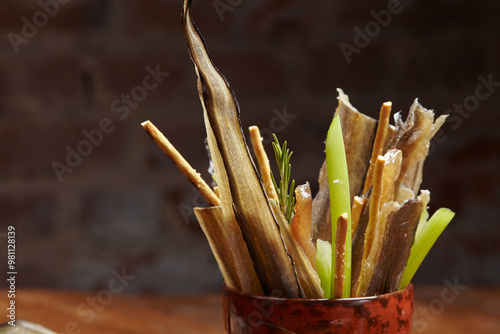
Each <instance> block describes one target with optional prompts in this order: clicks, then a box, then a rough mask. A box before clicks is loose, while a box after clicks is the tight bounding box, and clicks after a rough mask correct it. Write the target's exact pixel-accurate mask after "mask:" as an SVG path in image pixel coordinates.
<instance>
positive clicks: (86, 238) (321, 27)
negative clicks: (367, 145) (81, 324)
mask: <svg viewBox="0 0 500 334" xmlns="http://www.w3.org/2000/svg"><path fill="white" fill-rule="evenodd" d="M62 2H64V1H62ZM55 3H57V4H59V5H58V7H57V13H55V14H54V15H53V16H51V15H49V14H50V13H47V12H46V10H45V9H44V8H49V9H50V8H51V9H50V10H52V11H55V10H56V9H55V7H46V5H47V6H49V5H50V4H51V5H52V6H54V4H55ZM220 3H222V4H226V7H224V8H225V10H222V11H221V9H220V7H217V4H220ZM395 4H396V5H395ZM397 5H399V6H397ZM181 6H182V1H180V0H154V1H146V2H145V1H139V0H133V1H132V0H131V1H110V0H90V1H83V0H72V1H69V2H68V3H67V4H60V3H59V2H58V1H57V0H45V1H44V0H41V1H39V2H38V1H37V2H36V1H27V0H22V1H21V0H19V1H18V0H2V1H1V2H0V36H3V37H2V38H1V39H0V212H2V219H1V220H0V242H3V241H4V239H5V233H6V231H7V226H9V225H13V226H15V227H16V230H17V231H18V249H19V252H18V265H19V266H18V272H19V279H18V284H19V285H20V286H30V287H52V288H73V289H81V290H88V289H99V288H101V287H103V286H104V285H105V284H106V280H107V279H108V278H109V277H110V273H111V272H112V270H118V271H119V270H120V269H121V268H126V270H127V273H131V274H133V275H135V276H136V279H134V281H133V282H131V284H130V285H129V286H128V287H127V289H128V291H130V292H139V291H141V292H162V293H172V292H186V291H190V292H192V291H209V290H217V289H219V288H220V284H221V282H222V280H221V276H220V273H219V271H218V269H217V266H216V264H215V261H214V259H213V256H212V254H211V252H210V250H209V247H208V244H207V242H206V239H205V238H204V236H203V234H202V233H201V230H200V228H199V226H198V224H197V222H196V220H195V217H194V215H193V211H192V209H193V207H195V206H204V205H206V202H205V201H204V200H203V199H202V198H201V197H200V196H199V194H197V193H196V192H195V191H194V190H193V188H192V186H191V185H190V184H189V182H188V181H186V180H185V179H184V177H183V176H182V174H181V173H180V172H179V171H178V170H177V169H176V167H175V166H174V165H173V164H172V163H171V162H170V161H169V160H168V158H166V157H165V156H164V154H163V153H162V152H161V151H160V150H159V149H158V148H157V147H156V145H155V144H154V143H153V142H152V141H151V140H150V138H149V137H148V136H147V135H146V134H145V133H144V131H143V130H142V128H141V127H140V122H142V121H144V120H147V119H150V120H151V121H153V122H154V123H155V124H156V125H157V126H158V127H159V128H160V130H161V131H163V132H164V133H165V134H166V135H167V137H168V138H169V139H170V140H171V142H172V143H173V144H174V145H175V146H176V147H177V148H178V149H179V151H181V153H182V154H183V155H184V156H185V157H186V158H187V159H188V161H189V162H190V163H191V164H192V165H193V167H194V168H196V169H197V170H198V171H199V172H200V173H201V174H202V176H203V177H204V178H205V179H206V180H210V176H209V175H208V172H207V168H208V159H207V155H206V150H205V146H204V139H205V138H204V137H205V136H204V125H203V119H202V109H201V106H200V102H199V98H198V96H197V92H196V76H195V72H194V69H193V65H192V63H191V60H190V59H189V55H188V52H187V49H186V46H185V40H184V36H183V35H182V30H181V27H180V11H181ZM391 6H396V7H391ZM391 10H392V12H391ZM499 11H500V2H495V1H489V2H483V3H481V5H477V4H474V3H472V2H468V1H465V0H461V1H454V2H450V1H444V0H442V1H434V2H425V1H400V2H395V1H371V2H364V3H355V2H336V1H322V2H318V1H316V2H311V1H305V0H271V1H240V2H238V1H226V0H221V1H212V0H204V1H195V2H194V4H193V8H192V15H193V17H194V21H195V22H196V24H197V26H198V27H199V28H200V30H201V31H202V33H203V35H204V37H205V40H206V43H207V45H208V48H209V52H210V54H211V56H212V57H213V60H214V62H215V63H216V65H217V66H218V68H219V69H220V70H221V71H222V72H223V73H224V74H225V76H226V77H227V79H228V80H229V81H230V83H231V86H232V88H233V90H234V91H235V93H236V95H237V97H238V100H239V102H240V107H241V121H242V125H243V127H244V129H245V132H246V129H247V128H248V126H250V125H254V124H255V125H259V127H260V128H261V129H266V130H267V131H268V132H269V131H271V130H272V131H273V132H276V133H277V135H278V137H279V138H280V140H287V141H288V143H289V147H290V148H291V149H292V150H293V151H294V154H293V157H292V166H293V168H292V173H293V177H294V178H295V179H296V181H297V182H298V183H304V182H306V181H309V182H311V186H312V189H313V191H316V190H317V184H316V179H317V172H318V171H319V168H320V166H321V163H322V161H323V158H324V153H323V142H324V139H325V136H326V131H327V128H328V124H329V122H330V120H331V117H332V115H333V111H334V109H335V107H336V103H337V100H336V91H335V89H336V88H337V87H341V88H343V89H344V91H345V92H346V93H347V94H348V95H349V96H350V99H351V102H352V103H353V105H354V106H356V107H357V108H358V109H359V110H360V111H362V112H364V113H366V114H368V115H370V116H373V117H377V114H378V111H379V109H380V105H381V103H383V102H384V101H387V100H391V101H392V102H393V106H394V110H395V111H398V110H402V112H403V115H406V112H407V110H408V108H409V106H410V105H411V103H412V102H413V100H414V99H415V98H417V97H418V98H419V100H420V102H421V103H422V104H423V105H424V106H426V107H428V108H433V109H434V110H435V111H436V113H437V114H438V115H440V114H443V113H451V116H450V119H453V120H454V121H450V122H447V123H446V124H445V125H444V127H443V130H444V137H441V140H439V142H435V143H433V147H432V149H433V153H432V154H431V155H430V157H429V158H428V160H427V162H426V166H425V170H424V183H423V187H424V188H427V189H429V190H430V191H431V198H432V200H431V203H430V211H431V212H433V211H435V210H436V209H437V208H439V207H449V208H451V209H452V210H454V211H455V212H456V213H457V215H456V218H455V219H454V221H453V222H452V224H451V225H450V226H449V227H448V229H447V230H446V231H445V233H444V235H443V236H442V237H441V238H440V239H439V241H438V243H437V244H436V246H435V248H434V249H433V250H432V251H431V253H430V255H429V257H428V258H427V259H426V260H425V261H424V264H423V265H422V267H421V269H420V271H419V272H418V274H417V276H416V277H415V283H426V284H442V282H443V281H444V280H445V279H453V278H454V277H458V281H459V282H460V284H467V285H473V284H490V285H491V284H499V283H500V281H499V279H498V277H499V276H500V272H499V271H498V270H499V269H498V261H499V260H500V246H499V245H500V232H499V231H500V230H499V229H498V217H499V216H500V211H499V205H498V203H500V176H499V175H500V174H499V171H500V155H499V153H498V147H500V136H499V131H498V127H499V125H500V113H499V110H498V109H499V107H498V106H499V105H500V87H499V86H500V85H499V83H498V82H500V67H499V59H500V39H499V37H498V31H500V21H499V20H498V17H497V16H498V13H499ZM44 13H45V14H44ZM387 13H390V15H389V16H388V15H387ZM384 15H385V16H384ZM33 27H35V30H36V31H33ZM370 29H371V30H370ZM26 33H27V34H28V35H26ZM360 34H361V35H364V37H363V36H361V35H360ZM346 44H348V45H349V46H350V47H351V49H350V50H351V52H350V53H349V51H346V50H345V48H344V49H343V48H342V45H344V47H345V45H346ZM353 48H354V49H353ZM352 50H355V51H352ZM346 52H347V53H346ZM157 66H159V70H160V71H161V72H163V73H168V75H165V76H163V77H160V79H161V82H157V83H158V85H155V86H154V88H152V86H151V87H150V88H151V89H149V88H148V89H146V88H145V86H144V82H145V81H144V80H145V77H146V76H147V75H151V73H150V72H148V70H147V68H148V67H149V68H150V69H153V70H154V69H156V68H157ZM485 80H486V81H488V80H489V81H490V82H491V83H490V84H489V87H486V88H485V87H483V88H482V90H481V92H482V93H488V94H487V97H485V98H480V99H479V97H478V96H477V87H478V85H484V82H485ZM147 83H149V85H151V84H153V83H154V81H147ZM458 104H462V105H465V106H466V108H467V109H466V110H465V112H462V113H458V112H457V111H456V110H455V109H454V108H455V107H454V105H458ZM284 109H286V111H287V113H289V114H291V115H293V117H292V118H290V119H288V120H287V121H286V122H283V121H281V123H279V122H278V123H276V111H283V110H284ZM103 124H104V125H103ZM103 127H104V130H105V131H104V130H103ZM96 130H98V131H99V132H100V133H101V135H99V134H97V133H96ZM85 131H87V133H88V132H89V131H90V132H92V133H94V137H92V138H93V140H94V141H95V143H92V142H91V139H89V138H88V136H86V135H85V133H86V132H85ZM106 131H107V132H106ZM269 133H270V132H269ZM86 143H87V144H86ZM89 145H90V146H89ZM68 147H69V149H70V150H74V151H75V152H76V153H78V150H80V153H82V152H83V153H84V154H80V155H81V156H80V158H81V159H80V161H78V163H76V162H75V160H74V159H77V160H78V158H75V157H72V158H70V163H71V161H73V165H74V166H69V165H68V161H67V159H68V158H67V157H68V152H69V151H68ZM266 149H267V150H268V153H269V154H270V156H272V155H271V152H272V149H271V146H270V144H269V142H267V144H266ZM89 150H90V153H89ZM87 153H88V154H87ZM71 159H73V160H71ZM54 162H58V163H60V165H58V166H59V167H58V168H63V169H62V170H63V171H64V172H61V173H62V174H60V176H61V177H60V178H59V177H58V176H57V173H56V171H55V169H54V165H53V164H54ZM62 165H64V166H66V167H61V166H62ZM64 168H68V169H70V171H68V170H67V169H64ZM273 168H274V167H273ZM0 258H1V260H0V264H3V263H4V261H5V256H4V255H1V254H0Z"/></svg>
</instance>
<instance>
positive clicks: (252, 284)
mask: <svg viewBox="0 0 500 334" xmlns="http://www.w3.org/2000/svg"><path fill="white" fill-rule="evenodd" d="M194 213H195V215H196V218H197V219H198V222H199V223H200V226H201V228H202V230H203V232H204V233H205V236H206V237H207V239H208V243H209V244H210V248H211V249H212V253H213V254H214V256H215V259H216V260H217V264H218V265H219V268H220V271H221V273H222V276H223V278H224V281H225V283H226V284H227V285H228V286H229V287H231V288H233V289H238V290H239V291H245V292H247V293H251V294H253V295H263V294H264V292H263V291H262V286H261V285H260V281H259V278H258V277H257V273H256V272H255V269H254V267H253V263H252V258H251V257H250V254H249V252H248V248H247V245H246V244H245V241H244V240H243V236H242V235H241V230H240V227H239V226H238V224H237V223H236V221H227V220H225V219H224V217H223V214H222V209H221V208H220V207H219V206H211V207H207V208H195V209H194Z"/></svg>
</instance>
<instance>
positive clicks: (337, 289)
mask: <svg viewBox="0 0 500 334" xmlns="http://www.w3.org/2000/svg"><path fill="white" fill-rule="evenodd" d="M348 225H349V219H348V216H347V212H344V213H343V214H342V215H341V216H340V217H339V218H338V219H337V234H336V235H335V247H336V249H335V282H334V288H333V295H332V297H333V298H342V297H343V293H344V281H345V271H344V266H345V243H346V237H347V227H348Z"/></svg>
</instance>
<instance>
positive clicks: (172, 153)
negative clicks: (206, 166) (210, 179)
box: [141, 121, 220, 206]
mask: <svg viewBox="0 0 500 334" xmlns="http://www.w3.org/2000/svg"><path fill="white" fill-rule="evenodd" d="M141 125H142V127H143V128H144V130H146V132H147V133H148V134H149V135H150V136H151V138H153V140H154V141H155V143H156V144H157V145H158V146H159V147H160V148H161V150H162V151H163V152H165V154H166V155H168V157H169V158H170V159H171V160H172V161H173V162H174V164H175V165H176V166H177V168H179V170H180V171H181V172H182V174H184V175H185V176H186V177H187V179H188V180H189V181H190V182H191V183H192V184H193V185H194V186H195V187H196V188H197V189H198V190H199V192H200V193H201V195H202V196H203V197H204V198H205V199H206V200H207V201H208V202H209V203H210V205H213V206H219V205H220V200H219V198H218V197H217V196H216V195H215V193H214V192H213V190H212V189H211V188H210V186H209V185H208V184H207V183H206V182H205V180H203V179H202V178H201V176H200V174H198V173H197V172H196V170H195V169H194V168H193V167H191V165H190V164H189V163H188V162H187V161H186V159H184V157H183V156H182V155H181V154H180V153H179V152H178V151H177V150H176V149H175V147H174V146H173V145H172V144H171V143H170V142H169V141H168V139H167V138H166V137H165V136H164V135H163V133H161V132H160V130H158V128H157V127H156V126H154V124H153V123H151V122H150V121H145V122H142V123H141Z"/></svg>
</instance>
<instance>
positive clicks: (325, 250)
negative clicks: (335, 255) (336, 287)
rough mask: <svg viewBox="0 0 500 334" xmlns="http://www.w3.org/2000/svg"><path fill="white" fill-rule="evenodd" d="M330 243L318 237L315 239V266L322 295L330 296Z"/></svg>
mask: <svg viewBox="0 0 500 334" xmlns="http://www.w3.org/2000/svg"><path fill="white" fill-rule="evenodd" d="M331 265H332V245H330V243H329V242H328V241H324V240H320V239H318V240H317V241H316V267H317V272H318V276H319V279H320V281H321V288H322V289H323V297H324V298H331V296H332V294H331V284H330V281H331V279H332V267H331Z"/></svg>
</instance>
